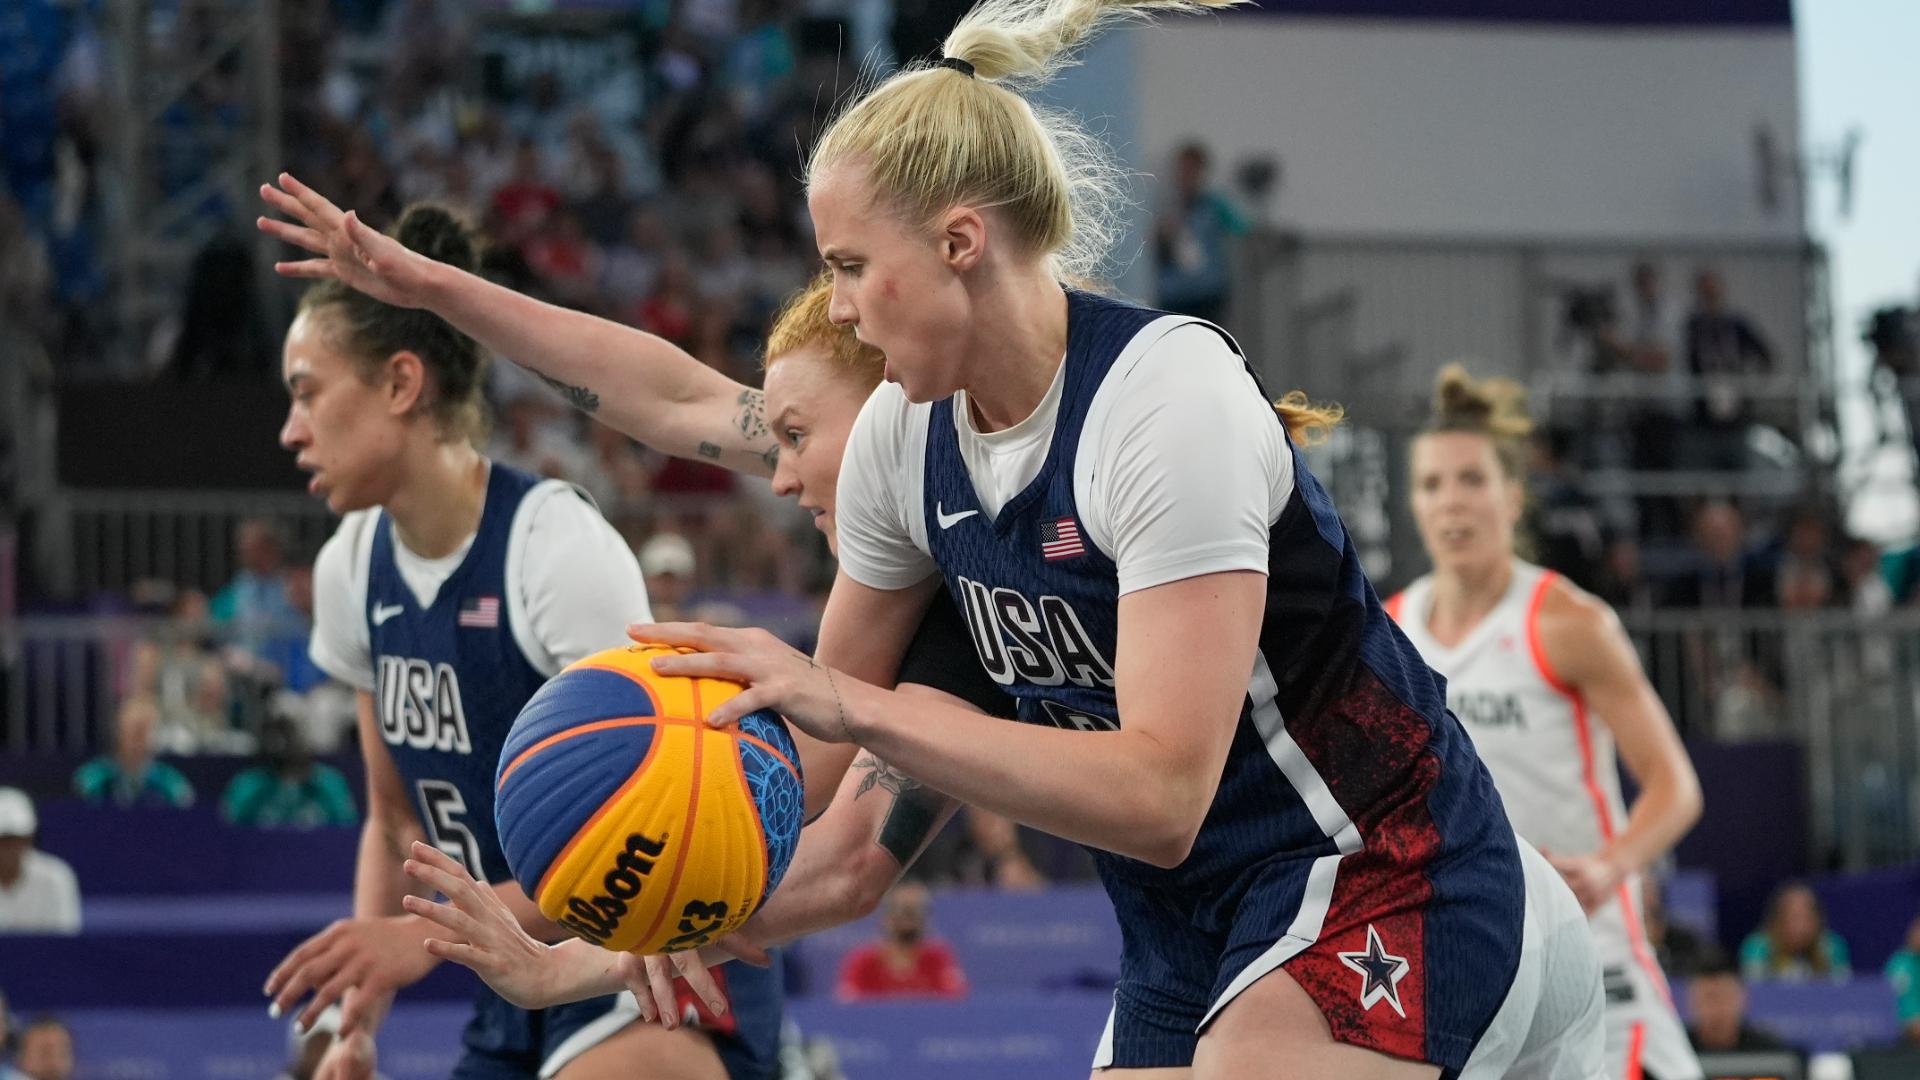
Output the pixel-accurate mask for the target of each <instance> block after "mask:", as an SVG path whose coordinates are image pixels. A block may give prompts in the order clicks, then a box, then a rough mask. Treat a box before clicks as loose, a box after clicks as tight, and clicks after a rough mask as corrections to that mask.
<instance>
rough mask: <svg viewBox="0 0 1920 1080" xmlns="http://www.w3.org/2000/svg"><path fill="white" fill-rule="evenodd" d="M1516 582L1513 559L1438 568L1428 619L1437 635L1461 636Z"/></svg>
mask: <svg viewBox="0 0 1920 1080" xmlns="http://www.w3.org/2000/svg"><path fill="white" fill-rule="evenodd" d="M1512 583H1513V560H1511V559H1501V560H1499V561H1497V562H1491V563H1487V564H1485V565H1482V566H1454V567H1448V568H1447V569H1445V570H1436V571H1434V575H1433V599H1432V602H1431V603H1430V604H1429V605H1428V611H1427V623H1428V626H1429V627H1430V629H1431V630H1432V631H1433V633H1434V634H1435V636H1436V637H1441V638H1442V639H1443V640H1445V638H1446V637H1449V636H1451V637H1460V636H1465V635H1466V634H1468V633H1470V632H1472V630H1473V628H1474V627H1476V626H1479V625H1480V620H1482V619H1484V618H1486V617H1487V616H1488V615H1489V614H1491V613H1492V612H1493V609H1494V608H1496V607H1499V606H1500V601H1501V600H1503V599H1505V598H1506V595H1507V588H1508V586H1510V585H1511V584H1512Z"/></svg>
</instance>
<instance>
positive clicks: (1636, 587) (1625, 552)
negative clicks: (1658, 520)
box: [1589, 536, 1657, 611]
mask: <svg viewBox="0 0 1920 1080" xmlns="http://www.w3.org/2000/svg"><path fill="white" fill-rule="evenodd" d="M1589 591H1590V592H1592V593H1593V594H1594V595H1595V596H1598V597H1599V598H1600V599H1602V600H1605V601H1606V602H1607V603H1608V604H1610V605H1612V607H1613V609H1614V610H1615V611H1645V610H1648V609H1650V608H1652V607H1653V606H1654V604H1655V603H1656V601H1657V597H1656V595H1655V591H1654V587H1653V583H1652V582H1651V581H1649V580H1647V573H1646V568H1645V567H1644V566H1643V565H1642V563H1641V561H1640V541H1639V540H1637V539H1635V538H1634V537H1631V536H1616V537H1614V538H1613V539H1612V540H1609V541H1608V542H1607V548H1606V553H1605V554H1604V555H1603V556H1602V557H1601V559H1600V568H1599V570H1598V571H1597V572H1596V574H1595V577H1594V583H1593V588H1592V589H1591V590H1589Z"/></svg>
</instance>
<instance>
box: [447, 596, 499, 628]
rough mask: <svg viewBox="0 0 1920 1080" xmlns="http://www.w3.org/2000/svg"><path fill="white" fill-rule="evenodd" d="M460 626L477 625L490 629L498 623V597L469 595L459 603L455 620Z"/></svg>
mask: <svg viewBox="0 0 1920 1080" xmlns="http://www.w3.org/2000/svg"><path fill="white" fill-rule="evenodd" d="M455 621H456V622H458V623H459V624H460V625H461V626H477V627H479V628H481V629H483V630H490V629H492V628H494V627H496V626H499V625H500V598H499V597H497V596H470V597H468V598H467V599H466V602H464V603H462V604H461V605H460V616H459V618H458V619H456V620H455Z"/></svg>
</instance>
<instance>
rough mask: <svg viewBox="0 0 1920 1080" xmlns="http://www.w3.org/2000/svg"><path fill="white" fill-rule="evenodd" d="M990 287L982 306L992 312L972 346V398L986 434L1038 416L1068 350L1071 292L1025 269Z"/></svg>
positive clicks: (969, 375) (969, 390) (976, 323)
mask: <svg viewBox="0 0 1920 1080" xmlns="http://www.w3.org/2000/svg"><path fill="white" fill-rule="evenodd" d="M1039 269H1040V270H1042V271H1044V269H1045V267H1044V266H1042V267H1040V268H1039ZM988 287H989V288H990V289H992V290H993V292H992V294H991V295H988V296H983V297H982V298H981V303H980V309H981V310H982V311H983V312H990V313H991V314H990V315H989V316H988V317H986V318H981V319H976V320H975V321H974V326H975V327H977V329H975V330H973V332H972V334H971V338H972V340H971V341H969V342H968V348H967V352H968V355H969V357H970V359H969V360H968V363H967V387H966V389H967V402H968V405H969V406H970V407H971V409H972V412H973V416H972V420H973V423H974V426H975V427H976V428H977V429H978V430H980V431H981V432H983V433H985V432H994V431H1005V430H1006V429H1007V428H1010V427H1012V426H1013V425H1015V424H1017V423H1019V422H1020V421H1022V420H1025V419H1026V418H1027V417H1029V416H1031V415H1033V410H1035V409H1037V408H1039V407H1040V401H1041V399H1042V398H1045V397H1046V396H1047V388H1048V387H1050V386H1052V385H1053V377H1054V375H1055V374H1056V373H1057V372H1059V370H1060V364H1061V361H1062V360H1063V359H1064V358H1065V356H1066V351H1067V294H1066V291H1065V290H1063V289H1062V288H1061V287H1060V284H1059V283H1058V282H1056V281H1054V280H1053V279H1052V278H1051V276H1044V275H1043V276H1037V277H1036V276H1035V274H1034V273H1033V272H1031V271H1023V272H1021V273H1019V274H1008V275H1006V276H1003V277H1000V278H998V279H997V280H996V282H995V284H993V285H990V286H988Z"/></svg>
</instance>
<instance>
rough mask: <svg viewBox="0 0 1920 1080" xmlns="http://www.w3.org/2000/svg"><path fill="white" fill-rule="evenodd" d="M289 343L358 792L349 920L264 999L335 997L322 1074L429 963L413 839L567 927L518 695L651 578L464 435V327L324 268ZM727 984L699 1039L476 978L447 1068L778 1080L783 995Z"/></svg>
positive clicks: (296, 434)
mask: <svg viewBox="0 0 1920 1080" xmlns="http://www.w3.org/2000/svg"><path fill="white" fill-rule="evenodd" d="M398 231H399V237H400V239H399V241H397V242H395V246H396V247H401V248H402V249H403V250H404V249H406V247H411V248H415V249H418V250H420V251H422V252H425V253H427V254H429V255H432V256H435V257H437V258H439V259H442V260H446V261H447V262H450V263H456V264H457V263H471V261H472V259H473V245H472V241H471V239H470V237H468V235H467V234H466V232H465V230H464V229H463V227H462V226H461V225H460V224H459V223H458V222H457V221H455V219H454V218H453V217H452V216H451V215H449V214H448V213H447V212H446V211H444V210H441V209H438V208H435V207H415V208H414V209H412V210H410V211H409V212H408V213H407V215H406V217H405V218H404V219H403V220H402V221H401V223H400V225H399V228H398ZM284 351H285V355H284V358H283V372H284V375H285V378H286V383H287V389H288V391H289V392H290V394H291V395H292V398H293V401H292V404H291V407H290V408H289V410H288V414H287V421H286V424H285V426H284V427H283V429H282V431H281V441H282V443H283V444H284V445H285V446H286V447H287V448H288V449H290V450H292V451H293V452H294V453H295V454H297V455H298V463H299V465H300V467H301V468H302V469H303V470H305V471H307V472H308V473H310V474H312V480H311V483H310V490H311V491H312V492H313V493H314V494H316V495H318V496H320V497H322V498H324V499H325V500H326V501H327V505H328V506H329V507H330V508H331V509H333V510H335V511H336V512H339V513H342V514H344V515H345V516H344V518H343V519H342V521H341V524H340V528H339V530H338V531H337V532H336V533H335V534H334V536H333V538H332V539H331V540H329V541H328V543H327V545H326V547H325V548H324V549H323V550H322V551H321V554H320V557H319V559H318V561H317V563H316V566H315V573H314V579H315V589H314V595H315V598H316V605H315V613H314V631H313V642H312V646H311V652H312V654H313V657H314V660H315V662H317V663H318V664H319V665H320V666H321V667H323V668H324V669H326V670H327V672H328V673H329V674H332V675H333V676H335V677H336V678H339V679H341V680H342V681H343V682H346V683H348V684H349V685H352V686H354V687H356V688H358V690H359V715H360V745H361V750H362V753H363V755H364V756H365V759H366V767H367V788H368V802H369V806H368V814H367V827H366V833H365V836H364V838H363V840H362V843H361V847H360V858H359V862H358V864H357V867H356V872H355V881H354V915H353V917H351V918H348V919H342V920H340V921H339V922H337V923H335V924H334V925H333V926H331V927H329V928H328V929H327V930H325V931H323V932H322V933H320V934H317V935H315V936H314V937H313V938H311V939H310V940H308V941H307V942H306V943H304V944H302V945H301V946H300V947H299V948H297V949H295V950H294V951H293V952H292V953H291V954H290V955H289V956H288V957H287V958H286V960H285V961H283V962H282V963H281V964H280V965H279V966H278V967H277V968H276V969H275V970H274V971H273V973H272V974H271V975H270V976H269V978H268V980H267V986H266V990H267V993H268V994H269V995H270V996H272V997H273V998H274V1007H275V1008H276V1009H290V1008H293V1007H295V1006H297V1005H299V1004H300V1003H301V1002H302V1001H303V1000H306V999H307V995H308V993H309V992H310V991H311V992H312V998H311V1000H310V1001H307V1005H306V1008H305V1010H304V1011H303V1012H301V1013H300V1019H301V1020H302V1022H303V1023H311V1022H312V1021H313V1019H314V1018H315V1017H316V1016H317V1015H318V1014H319V1012H320V1010H321V1009H323V1008H325V1007H326V1005H327V1004H329V1003H330V1002H332V1001H334V1000H338V999H344V1002H345V1006H346V1007H345V1021H344V1025H343V1037H342V1038H341V1039H340V1040H339V1041H338V1042H337V1043H336V1046H335V1048H334V1050H332V1051H330V1052H329V1057H328V1058H327V1059H326V1061H325V1062H324V1064H323V1072H322V1075H323V1076H325V1077H328V1078H343V1077H353V1076H368V1075H370V1074H371V1070H372V1067H373V1062H372V1051H373V1042H372V1033H373V1032H374V1031H375V1030H376V1029H377V1028H378V1027H379V1025H380V1023H381V1020H382V1018H383V1017H384V1016H385V1014H386V1011H387V1008H388V1005H389V1004H390V1003H391V1001H392V1000H393V997H394V994H395V992H396V991H398V990H399V989H401V988H403V987H405V986H407V985H409V984H411V983H413V982H415V981H417V980H418V979H420V978H421V977H422V976H424V975H425V974H426V972H427V971H428V970H429V969H430V968H432V967H433V966H434V964H435V963H437V962H438V961H437V959H436V958H435V957H434V956H432V955H431V954H429V953H427V952H426V951H425V950H423V949H421V948H420V941H421V939H422V938H423V937H425V936H427V935H429V934H432V933H435V932H436V929H435V927H434V925H433V924H432V923H431V922H429V921H428V920H425V919H422V918H420V917H418V916H417V915H411V914H408V913H407V912H406V911H405V910H404V909H403V907H402V905H401V898H402V897H403V896H404V895H405V894H406V893H407V891H408V889H407V884H408V882H407V878H406V877H405V876H404V875H403V874H401V873H400V868H401V863H402V861H403V859H404V858H405V856H406V853H407V850H408V846H409V841H410V840H414V839H419V840H423V841H429V842H430V843H431V844H432V845H433V846H434V847H435V848H436V849H437V850H440V851H443V852H446V853H447V854H448V856H449V857H452V858H457V859H458V860H459V861H460V863H461V864H462V865H463V866H464V867H465V868H466V870H467V871H468V872H469V873H471V874H472V876H473V877H474V878H475V879H477V880H478V881H481V882H488V883H490V884H489V885H488V886H485V887H486V888H487V889H488V890H489V895H490V896H493V897H494V898H495V900H496V902H498V903H500V904H501V905H502V910H507V911H510V912H511V916H510V917H512V918H514V919H516V920H517V921H518V924H520V925H523V926H524V927H525V928H526V929H527V930H528V931H529V932H530V933H532V934H535V935H540V936H544V937H547V938H549V939H552V938H557V937H559V936H561V932H560V931H559V929H558V928H557V927H555V926H554V925H553V924H551V923H549V922H547V920H545V919H544V918H542V917H541V916H540V913H539V912H538V910H536V909H535V908H534V906H533V904H532V902H531V901H529V900H528V899H527V898H526V896H525V895H524V894H523V893H522V892H521V891H520V889H519V887H518V886H517V885H515V884H514V882H513V879H512V877H511V876H510V874H509V873H508V869H507V865H506V861H505V859H504V858H503V857H502V855H501V852H500V847H499V842H498V839H497V837H496V835H495V832H494V825H493V775H494V770H495V766H496V763H497V761H498V758H499V749H500V745H501V743H502V741H503V740H504V739H505V738H506V735H507V731H508V729H509V727H510V726H511V725H512V723H513V719H514V717H515V715H516V714H517V713H518V712H519V709H520V706H521V705H522V704H524V703H525V701H526V700H527V698H528V697H530V696H531V695H532V694H533V692H534V691H535V690H536V689H538V688H539V686H540V685H541V684H542V683H543V682H545V680H546V679H547V678H548V677H549V676H551V675H552V674H553V673H554V672H556V671H558V670H559V669H560V667H561V666H563V665H565V664H567V663H570V662H571V661H573V660H575V659H578V658H579V657H581V656H584V655H586V654H588V653H591V652H595V651H597V650H599V649H600V648H603V647H605V645H606V643H607V642H608V641H609V640H613V639H617V637H618V635H619V634H620V632H621V630H622V628H623V626H624V625H625V622H626V620H627V619H629V618H630V617H631V612H632V610H633V609H634V608H636V607H644V606H645V605H646V591H645V589H644V588H643V586H642V584H641V581H640V573H639V568H638V566H636V565H635V563H634V559H633V555H632V552H631V551H629V550H628V549H627V547H626V545H625V543H624V542H622V541H621V539H620V537H619V535H618V534H617V533H616V532H614V530H613V529H612V527H611V526H609V525H608V524H607V523H606V522H605V521H604V520H602V519H601V517H600V515H599V513H598V512H597V511H596V510H595V509H594V508H593V506H592V505H591V504H590V503H588V502H587V501H586V500H585V499H584V498H583V497H582V496H580V495H579V494H578V493H577V492H576V491H575V490H574V489H572V488H571V487H569V486H567V485H565V484H562V483H558V482H556V481H541V480H539V479H538V478H535V477H532V476H529V475H527V474H524V473H520V472H517V471H515V470H512V469H509V468H507V467H505V466H502V465H496V464H492V463H490V462H488V461H487V460H486V459H485V458H484V457H482V456H481V455H480V454H479V453H478V452H477V451H475V450H474V448H473V445H472V435H473V432H474V430H475V428H476V426H477V425H478V424H479V422H480V412H481V408H480V384H481V378H482V374H483V371H484V364H483V362H482V357H481V354H480V351H479V348H478V347H477V346H476V345H475V343H474V342H473V340H472V339H471V338H468V337H466V336H465V335H463V334H461V333H460V332H459V331H457V330H456V329H454V328H453V327H451V326H449V325H447V324H446V323H445V322H444V321H442V320H440V319H438V318H436V317H435V316H433V315H431V314H428V313H425V312H419V311H408V310H404V309H402V308H399V307H395V306H393V305H390V304H386V303H382V302H381V301H380V300H378V299H376V298H373V297H371V296H368V295H366V294H365V293H362V292H358V291H355V290H353V289H351V288H348V287H346V286H344V285H342V284H340V283H339V282H334V281H329V282H323V283H321V284H319V285H317V286H315V287H314V288H312V289H310V290H309V291H308V292H307V294H306V295H305V296H304V297H303V298H302V300H301V303H300V309H299V315H298V317H297V318H296V319H295V320H294V323H293V326H292V328H291V329H290V330H289V331H288V334H287V341H286V346H285V350H284ZM730 989H731V990H732V991H733V995H734V998H735V1004H736V1009H735V1015H734V1016H733V1017H730V1018H729V1022H728V1023H727V1024H726V1025H725V1027H726V1028H728V1029H729V1030H727V1031H723V1032H712V1033H695V1032H670V1031H663V1030H661V1029H660V1028H658V1027H656V1026H653V1025H648V1024H638V1023H635V1022H634V1021H635V1019H636V1018H637V1017H638V1016H639V1009H638V1007H637V1005H636V1004H635V1003H634V1001H633V1000H632V999H631V998H628V999H625V1000H624V1001H623V1000H621V999H618V998H615V997H612V996H601V997H596V998H594V999H591V1000H584V1001H580V1002H578V1003H573V1004H568V1005H566V1006H564V1007H562V1008H557V1009H549V1010H545V1011H543V1012H537V1013H536V1012H529V1011H528V1010H525V1009H522V1008H519V1007H517V1006H516V1005H514V1004H513V1003H511V1002H508V1001H505V1000H503V999H502V998H501V997H499V996H498V995H495V994H492V993H490V992H486V993H482V994H481V995H480V996H479V998H478V1000H477V1001H476V1003H475V1009H474V1015H473V1019H472V1021H471V1022H470V1023H469V1025H468V1027H467V1029H466V1032H465V1033H464V1035H463V1039H462V1042H463V1053H462V1055H461V1057H460V1060H459V1062H458V1064H457V1065H456V1067H455V1070H454V1074H453V1075H454V1076H455V1077H457V1078H459V1080H506V1078H526V1080H532V1078H533V1077H536V1076H537V1077H549V1076H555V1075H558V1076H561V1077H564V1078H567V1080H585V1078H592V1077H613V1076H627V1075H630V1074H631V1062H632V1060H633V1059H634V1057H635V1056H636V1055H645V1056H646V1057H647V1058H648V1059H649V1060H651V1061H653V1062H655V1064H656V1069H657V1070H658V1072H657V1074H658V1075H661V1076H672V1077H676V1078H683V1080H718V1078H720V1077H724V1076H727V1075H729V1071H730V1072H731V1075H732V1076H733V1078H734V1080H749V1078H753V1080H759V1078H764V1077H768V1076H771V1075H772V1074H773V1073H774V1072H775V1071H776V1068H777V1065H776V1062H775V1061H774V1051H775V1043H776V1042H777V1038H778V1025H779V1005H778V988H777V986H776V985H774V983H773V978H772V976H771V975H770V974H769V973H766V972H759V971H747V972H743V973H742V978H741V979H739V980H735V981H734V982H732V983H731V984H730ZM743 991H744V992H745V995H746V996H745V997H742V996H741V993H742V992H743ZM756 1003H758V1007H756ZM756 1025H757V1026H756ZM723 1061H724V1067H723Z"/></svg>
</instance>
